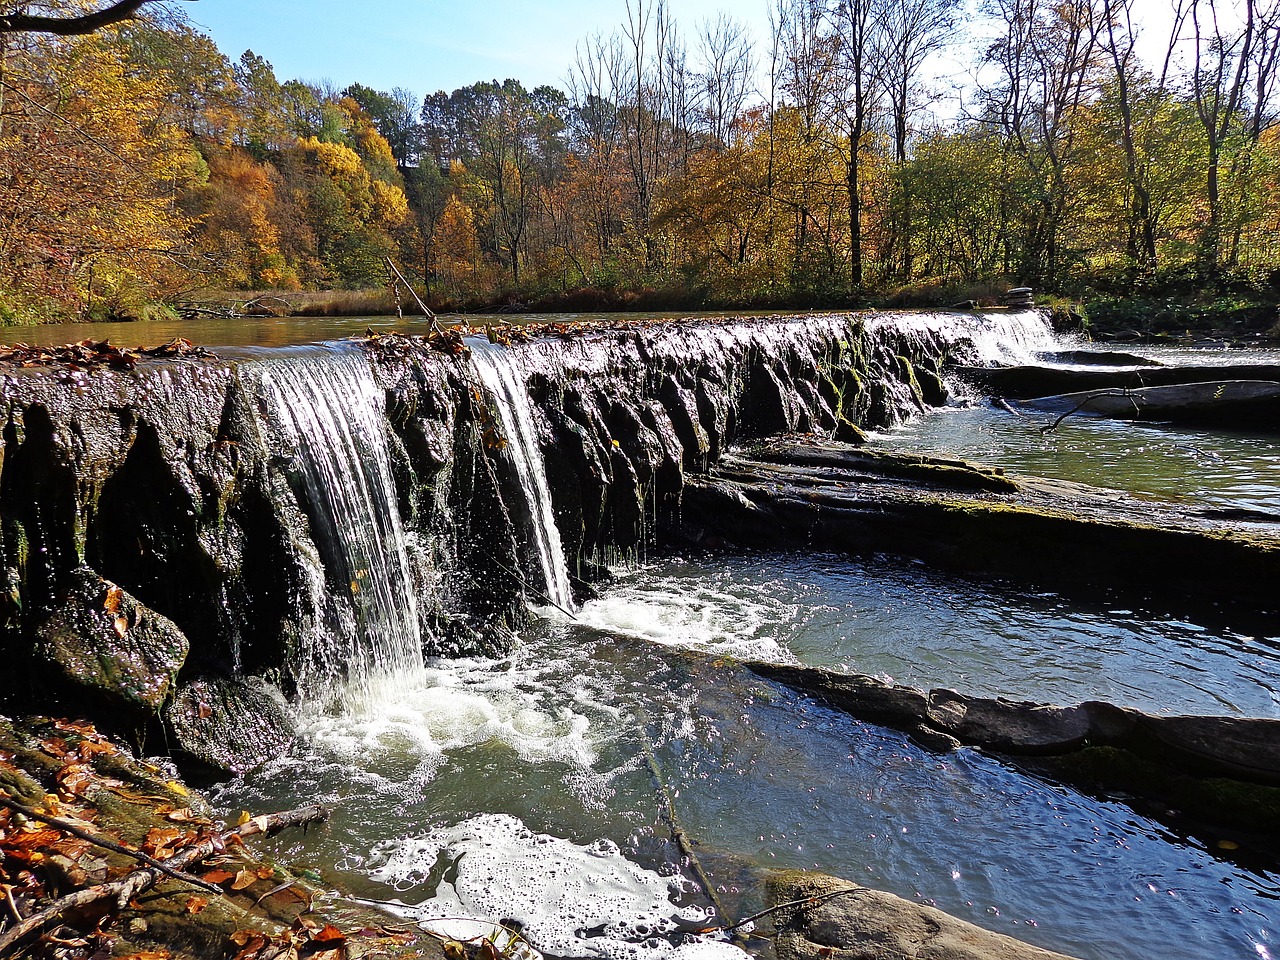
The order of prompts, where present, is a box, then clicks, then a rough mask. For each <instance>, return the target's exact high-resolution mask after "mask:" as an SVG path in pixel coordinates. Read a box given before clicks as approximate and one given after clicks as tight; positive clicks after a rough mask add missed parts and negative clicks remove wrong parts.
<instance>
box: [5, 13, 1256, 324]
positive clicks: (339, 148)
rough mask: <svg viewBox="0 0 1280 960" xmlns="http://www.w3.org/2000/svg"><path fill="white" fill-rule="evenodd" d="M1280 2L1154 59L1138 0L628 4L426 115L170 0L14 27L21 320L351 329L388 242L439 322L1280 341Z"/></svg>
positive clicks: (1173, 44)
mask: <svg viewBox="0 0 1280 960" xmlns="http://www.w3.org/2000/svg"><path fill="white" fill-rule="evenodd" d="M1266 2H1267V0H1245V2H1244V9H1243V10H1242V11H1239V10H1238V11H1237V13H1238V16H1236V17H1228V16H1225V15H1224V16H1219V14H1220V13H1221V11H1216V10H1215V7H1214V3H1213V0H1183V2H1181V3H1180V5H1178V6H1177V7H1176V10H1175V13H1174V27H1173V31H1172V34H1171V36H1170V37H1169V38H1167V40H1168V42H1167V43H1164V44H1163V45H1162V43H1161V42H1157V43H1156V44H1155V46H1154V48H1153V49H1155V50H1156V54H1155V56H1154V57H1152V56H1148V58H1147V59H1143V58H1141V57H1139V56H1138V49H1139V47H1138V38H1139V30H1138V28H1137V25H1136V23H1135V13H1134V7H1133V3H1134V0H1065V2H1056V3H1047V2H1042V0H1030V2H1025V0H1023V2H1018V3H1012V2H1004V0H997V2H995V3H993V4H992V5H990V10H989V11H988V13H987V14H985V15H984V18H983V20H982V22H981V23H977V22H968V23H966V22H963V8H962V6H961V5H960V4H959V3H958V2H957V0H835V2H825V0H824V2H818V0H775V4H774V8H773V12H772V18H771V19H772V22H773V31H772V35H771V36H769V37H766V38H763V40H762V41H760V42H756V43H752V42H751V41H750V39H749V38H748V37H747V35H746V34H745V32H744V30H743V29H742V28H741V27H740V26H739V25H738V24H737V23H736V22H735V21H734V20H733V19H732V18H730V17H728V16H722V17H721V18H719V19H717V20H714V21H712V22H708V23H702V24H698V25H683V24H678V23H676V22H675V20H674V19H673V17H672V16H671V13H670V10H669V8H667V7H665V6H664V5H663V4H662V3H661V2H655V0H630V2H629V3H628V4H627V5H626V19H625V22H624V23H623V24H622V25H621V26H620V27H619V29H618V30H617V32H616V33H614V34H613V35H612V36H597V37H593V38H587V39H584V40H583V41H582V42H581V43H580V45H579V47H578V55H577V59H576V62H575V63H574V64H572V65H567V79H566V82H565V85H564V89H558V88H554V87H546V86H544V87H538V88H536V89H527V88H526V87H525V86H524V85H523V84H521V83H520V82H519V81H517V80H505V81H501V82H498V81H493V82H490V81H482V82H477V83H475V84H473V85H471V86H468V87H463V88H460V89H457V90H454V91H452V92H451V93H447V92H444V91H440V92H436V93H432V94H430V95H428V96H426V97H425V98H421V97H419V96H418V95H416V94H414V93H411V92H409V91H407V90H403V89H395V90H391V91H380V90H374V89H371V88H369V87H366V86H363V85H361V84H358V83H357V84H352V85H350V86H348V87H347V88H345V89H342V90H338V89H334V88H331V87H327V86H325V85H323V84H320V85H317V84H313V83H305V82H302V81H298V80H281V79H280V78H279V77H277V76H276V74H275V71H274V70H273V68H272V66H271V64H270V63H269V62H267V61H266V60H265V59H263V58H262V57H260V56H258V55H256V54H254V53H253V52H251V51H247V52H245V53H244V54H243V55H241V56H240V57H239V58H238V59H235V60H233V59H231V58H229V57H228V56H227V55H225V54H224V53H223V52H222V51H220V50H219V49H218V47H217V45H216V44H215V42H214V40H213V39H211V38H209V37H207V36H205V35H203V34H202V33H200V32H199V31H198V30H196V29H194V28H193V26H192V25H191V24H190V23H189V22H188V21H186V20H185V19H184V18H183V16H182V14H181V13H180V12H177V11H175V10H172V9H167V8H166V7H165V6H164V5H163V4H147V5H146V6H145V7H144V12H145V13H146V18H145V19H142V20H131V21H126V22H124V23H121V24H116V25H113V26H110V27H108V28H106V29H103V30H100V31H98V32H97V33H94V34H91V35H87V36H79V37H61V36H57V35H53V34H48V33H36V32H27V33H7V34H2V33H0V40H2V41H3V45H2V46H0V320H3V321H4V322H7V323H15V322H31V321H38V320H52V319H65V318H70V317H88V318H95V319H100V318H108V317H115V318H121V317H123V318H129V317H145V316H148V315H151V314H153V313H154V312H156V311H165V310H171V309H173V305H175V304H180V303H183V302H190V301H192V300H193V299H195V300H199V299H200V298H201V297H202V296H203V297H204V299H205V300H207V299H208V297H209V296H210V295H209V294H208V293H207V291H209V290H225V291H239V290H253V291H278V292H288V291H338V292H339V293H336V294H334V295H332V296H330V297H324V296H317V295H316V294H314V293H312V294H310V301H309V302H311V303H312V304H313V308H314V309H318V310H320V312H325V311H328V310H334V311H341V310H342V309H343V307H342V304H343V303H344V302H345V303H346V304H347V306H348V308H354V305H357V304H360V303H363V302H364V300H363V299H362V298H361V297H360V296H359V295H352V294H349V293H341V292H342V291H360V290H366V291H367V290H379V291H381V290H383V289H385V286H386V281H387V276H386V258H388V257H389V258H391V259H393V260H394V261H395V262H396V263H398V264H399V265H400V266H401V268H402V269H403V271H404V273H405V274H406V276H408V277H409V278H410V279H411V280H412V281H413V282H414V284H415V287H416V288H417V289H418V291H419V292H420V293H421V294H422V295H423V296H424V297H425V299H426V300H427V301H428V302H429V303H430V304H432V305H433V306H436V307H438V308H443V309H471V308H479V307H482V306H502V307H506V308H512V309H519V308H528V307H536V308H542V309H557V308H558V309H579V310H591V309H622V308H628V307H631V308H657V307H670V308H683V307H695V306H723V307H751V306H762V307H766V306H767V307H772V306H806V305H823V306H842V305H854V304H859V303H866V302H869V301H875V302H887V303H901V304H918V303H926V302H934V303H938V302H941V303H948V302H955V301H962V300H969V299H975V300H982V299H984V297H986V296H988V295H990V294H991V293H993V292H995V291H999V290H1002V289H1003V288H1004V287H1005V286H1007V285H1013V284H1027V285H1032V286H1034V287H1036V288H1037V289H1040V290H1044V291H1050V292H1054V293H1058V294H1061V295H1065V296H1068V297H1072V298H1090V299H1096V300H1097V301H1098V307H1099V311H1100V312H1099V313H1098V316H1100V317H1109V318H1110V320H1111V321H1113V322H1114V324H1115V325H1116V326H1118V327H1123V326H1124V324H1126V323H1130V322H1131V325H1133V326H1134V327H1135V328H1139V327H1141V328H1142V329H1156V328H1158V327H1159V326H1160V324H1162V323H1164V324H1166V325H1168V324H1172V325H1174V326H1177V325H1178V324H1180V323H1185V320H1186V315H1185V313H1182V314H1178V315H1177V316H1176V317H1171V318H1169V319H1167V320H1166V319H1161V314H1160V310H1159V308H1158V305H1159V303H1160V302H1161V301H1162V299H1169V298H1172V301H1175V302H1177V303H1185V302H1187V301H1188V300H1190V299H1195V300H1198V301H1200V302H1201V303H1202V304H1204V305H1206V306H1205V309H1206V310H1207V311H1208V312H1209V313H1213V312H1214V311H1215V310H1219V309H1226V310H1227V311H1228V312H1229V313H1230V312H1231V310H1233V309H1234V308H1232V307H1231V306H1230V305H1231V304H1233V303H1234V304H1238V305H1240V306H1241V309H1243V310H1245V311H1246V314H1247V317H1248V320H1247V325H1248V327H1249V329H1251V330H1252V329H1255V328H1256V330H1257V331H1258V332H1265V331H1266V330H1268V329H1270V328H1271V327H1272V325H1273V324H1274V323H1275V319H1276V318H1275V316H1274V308H1273V307H1271V308H1266V307H1262V306H1259V305H1265V304H1274V303H1275V301H1276V299H1277V295H1278V291H1280V242H1278V241H1277V239H1276V238H1277V236H1280V233H1278V231H1277V228H1278V227H1280V127H1277V124H1276V120H1277V116H1276V113H1275V109H1274V108H1275V97H1274V93H1275V80H1276V72H1277V50H1278V48H1280V21H1278V20H1277V18H1276V16H1275V13H1276V10H1275V9H1270V8H1269V9H1263V8H1262V4H1265V3H1266ZM1270 6H1271V7H1272V8H1273V7H1274V3H1272V4H1271V5H1270ZM1229 24H1230V25H1229ZM1145 42H1147V43H1148V44H1149V43H1150V41H1149V40H1147V41H1145ZM962 44H963V45H964V46H966V47H967V48H971V49H972V50H974V59H973V62H972V63H971V64H969V65H968V66H969V67H971V68H972V76H973V77H976V78H977V79H975V80H973V81H971V83H970V85H969V87H968V88H966V89H965V90H964V91H963V94H962V96H961V98H960V100H959V101H958V102H959V103H960V104H961V105H960V106H959V107H958V108H955V109H954V110H951V112H950V113H949V114H948V115H947V116H946V117H945V119H944V118H942V117H940V116H939V113H938V112H937V111H934V110H931V109H929V107H930V104H931V103H933V102H934V101H935V99H936V98H937V95H938V91H939V90H940V89H941V88H942V87H943V85H944V84H947V83H955V80H954V78H944V77H941V76H939V75H938V68H937V64H938V63H939V62H942V61H941V60H940V57H942V56H943V54H944V52H945V53H946V56H947V59H948V61H952V60H956V59H957V58H959V57H960V56H961V54H960V49H959V48H960V46H961V45H962ZM1148 60H1154V61H1155V66H1152V65H1151V64H1150V63H1148V62H1147V61H1148ZM955 69H956V71H957V72H959V71H961V70H964V69H967V68H966V67H960V66H957V67H956V68H955ZM202 291H205V292H204V293H201V292H202ZM1133 295H1137V296H1139V297H1141V298H1143V300H1144V303H1146V304H1148V305H1150V304H1156V306H1154V307H1153V306H1148V307H1145V308H1144V309H1145V310H1146V311H1147V312H1146V313H1142V312H1141V311H1138V312H1137V313H1140V314H1141V315H1135V316H1134V317H1133V318H1132V321H1131V319H1130V318H1129V317H1128V315H1126V314H1124V308H1123V307H1117V306H1115V305H1114V304H1115V303H1116V302H1117V301H1120V300H1122V299H1124V298H1128V297H1130V296H1133ZM379 296H384V295H383V294H379ZM246 299H248V298H246ZM315 304H322V305H323V304H329V306H320V307H314V305H315ZM1224 304H1225V305H1226V306H1223V305H1224ZM1108 310H1110V311H1111V313H1107V311H1108ZM1117 311H1118V312H1119V314H1117ZM1131 312H1133V311H1131ZM1175 313H1176V311H1175ZM1231 315H1232V316H1233V317H1234V316H1236V314H1234V313H1232V314H1231ZM1232 322H1235V321H1232ZM1241 322H1244V321H1241ZM1144 325H1145V326H1144Z"/></svg>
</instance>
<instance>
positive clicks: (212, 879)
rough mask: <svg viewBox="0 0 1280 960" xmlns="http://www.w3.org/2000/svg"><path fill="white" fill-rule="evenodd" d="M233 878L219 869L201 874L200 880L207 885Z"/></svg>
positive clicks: (230, 874) (232, 875)
mask: <svg viewBox="0 0 1280 960" xmlns="http://www.w3.org/2000/svg"><path fill="white" fill-rule="evenodd" d="M234 876H235V874H234V873H232V872H231V871H230V870H223V869H221V868H219V869H215V870H210V871H208V872H207V873H203V874H201V875H200V879H201V880H205V881H207V882H209V883H226V882H227V881H228V880H230V879H231V878H232V877H234ZM241 946H244V944H241Z"/></svg>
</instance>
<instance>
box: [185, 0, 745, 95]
mask: <svg viewBox="0 0 1280 960" xmlns="http://www.w3.org/2000/svg"><path fill="white" fill-rule="evenodd" d="M649 2H650V3H652V0H649ZM668 7H669V9H670V10H671V13H672V16H673V17H674V19H675V21H676V23H677V25H678V26H679V28H680V31H681V33H682V34H683V36H684V37H685V41H686V44H687V46H688V47H689V50H690V52H691V53H692V52H693V51H694V49H695V48H696V40H695V37H696V34H697V31H698V28H699V25H700V24H701V23H702V22H703V21H705V20H707V19H709V18H713V17H714V16H715V15H716V13H717V12H718V11H720V10H722V9H723V10H726V11H727V12H729V13H731V15H732V16H733V17H735V18H736V19H738V20H739V21H741V22H743V23H744V24H746V25H747V26H748V27H749V29H750V30H751V31H752V33H753V34H754V36H755V38H756V41H757V51H761V50H762V48H763V43H764V39H765V37H766V36H767V35H768V12H767V11H768V0H729V2H725V0H668ZM183 9H184V10H185V11H186V12H187V14H188V15H189V16H190V17H191V18H192V19H193V20H194V21H195V22H196V23H197V24H198V25H199V26H201V27H203V28H204V30H205V31H206V32H207V33H208V34H209V35H210V36H211V37H213V39H214V41H215V42H216V43H217V44H218V48H219V49H220V50H221V51H222V52H223V53H224V54H226V55H227V56H228V57H230V58H231V59H233V60H235V59H237V58H239V56H240V54H242V53H243V52H244V51H245V50H253V52H254V53H256V54H258V55H259V56H262V57H266V59H268V60H270V61H271V63H272V65H273V66H274V67H275V69H276V76H278V77H279V78H280V79H281V80H294V79H297V80H307V81H321V80H331V81H332V82H333V83H334V84H335V85H336V86H337V87H338V88H339V89H341V88H342V87H345V86H347V84H349V83H352V82H353V81H358V82H360V83H363V84H364V85H365V86H369V87H373V88H375V89H378V90H390V89H391V88H392V87H404V88H406V89H408V90H410V91H412V92H413V93H415V94H417V95H418V96H419V97H421V96H423V95H425V94H428V93H433V92H435V91H436V90H454V89H456V88H458V87H463V86H469V85H470V84H472V83H475V82H476V81H479V80H505V79H507V78H509V77H512V78H515V79H516V80H519V81H520V82H521V83H523V84H524V85H525V86H526V87H535V86H538V85H540V84H544V83H545V84H553V85H555V86H558V87H562V88H563V87H564V86H565V80H566V77H567V75H568V73H569V68H570V65H571V64H572V63H573V59H574V47H575V44H576V43H577V42H578V41H579V40H582V39H584V38H586V37H588V36H590V35H592V34H595V33H605V34H609V33H612V32H614V30H615V29H616V28H617V27H618V26H620V25H621V24H622V23H623V22H624V20H625V18H626V4H625V0H543V2H531V0H525V2H520V0H356V2H351V0H341V2H340V0H197V2H195V3H190V4H184V5H183Z"/></svg>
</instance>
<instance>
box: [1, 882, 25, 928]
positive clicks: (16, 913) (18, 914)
mask: <svg viewBox="0 0 1280 960" xmlns="http://www.w3.org/2000/svg"><path fill="white" fill-rule="evenodd" d="M0 887H3V888H4V902H5V904H7V905H8V907H9V913H10V914H11V915H12V916H13V922H14V923H21V922H22V911H21V910H19V909H18V904H17V902H16V901H15V900H14V899H13V887H11V886H9V885H8V884H7V883H0Z"/></svg>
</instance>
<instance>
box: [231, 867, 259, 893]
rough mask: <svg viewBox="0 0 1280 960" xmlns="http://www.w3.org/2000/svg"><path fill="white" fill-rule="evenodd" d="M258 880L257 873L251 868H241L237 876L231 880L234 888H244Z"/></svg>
mask: <svg viewBox="0 0 1280 960" xmlns="http://www.w3.org/2000/svg"><path fill="white" fill-rule="evenodd" d="M257 880H258V876H257V874H255V873H253V872H252V871H250V870H241V871H240V872H239V873H237V874H236V878H235V879H234V880H232V881H231V889H232V890H244V889H246V888H248V887H251V886H253V885H254V884H255V883H256V882H257Z"/></svg>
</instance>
